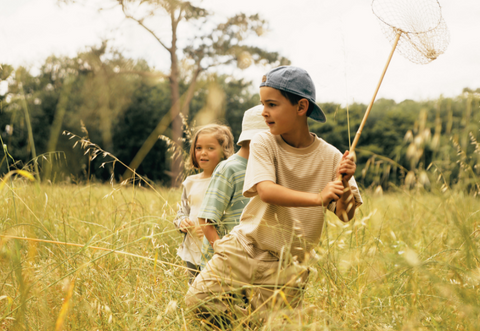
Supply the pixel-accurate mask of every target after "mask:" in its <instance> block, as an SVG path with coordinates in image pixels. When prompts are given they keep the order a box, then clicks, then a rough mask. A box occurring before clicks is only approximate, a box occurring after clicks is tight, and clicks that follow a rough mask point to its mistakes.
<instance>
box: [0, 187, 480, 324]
mask: <svg viewBox="0 0 480 331" xmlns="http://www.w3.org/2000/svg"><path fill="white" fill-rule="evenodd" d="M14 187H15V188H14V194H13V195H12V194H11V191H10V189H4V190H2V191H0V197H1V200H0V201H1V202H0V210H2V214H1V217H2V222H1V225H0V234H1V235H3V236H18V237H28V238H36V239H44V240H54V241H58V242H62V243H76V244H81V245H85V246H83V247H71V246H66V245H60V244H52V243H43V242H34V241H26V240H17V239H10V238H6V237H2V238H1V240H2V241H1V243H0V265H1V268H0V321H1V322H0V323H1V324H0V325H2V328H4V329H13V328H15V327H21V326H27V325H28V326H29V327H31V328H33V329H43V330H46V329H55V327H57V328H59V323H63V328H64V329H69V330H86V329H88V330H90V329H97V328H98V329H103V330H110V329H111V330H117V329H139V330H140V329H142V330H143V329H145V330H148V329H167V330H179V329H193V330H194V329H200V328H201V327H202V322H201V321H199V320H195V319H194V318H193V316H192V315H191V314H189V312H188V311H187V310H186V309H185V306H184V303H183V298H184V294H185V293H186V291H187V287H188V285H187V279H188V276H187V273H186V271H185V269H184V267H183V263H182V261H180V260H179V259H178V258H177V257H176V247H178V244H179V243H180V241H181V240H182V236H181V235H180V234H179V233H178V232H177V230H176V229H175V228H174V226H173V224H172V220H173V218H174V216H175V213H176V209H177V207H176V203H177V202H178V201H179V199H180V191H179V190H169V189H162V188H157V192H158V193H155V192H153V191H152V190H151V189H145V188H143V187H135V190H133V189H132V187H125V186H114V187H111V186H108V185H103V184H91V185H89V186H74V185H57V186H55V187H52V186H47V185H40V186H35V185H31V184H28V183H27V182H23V181H21V180H20V179H17V180H16V182H15V186H14ZM14 197H15V198H16V203H15V204H13V203H11V202H12V201H11V200H12V199H13V198H14ZM364 198H365V204H364V205H363V206H362V207H361V208H360V209H359V211H358V212H357V216H356V219H355V220H354V221H352V222H350V223H348V224H344V223H341V222H340V221H338V220H336V219H334V216H333V215H331V214H329V217H328V220H327V222H326V225H325V228H324V233H323V235H322V241H321V243H320V244H319V245H318V247H317V248H316V251H317V253H318V254H319V256H320V260H319V262H318V263H316V265H315V267H314V268H312V270H311V272H310V281H309V283H308V286H307V288H306V290H305V301H304V305H303V308H302V311H301V314H300V317H299V318H288V317H280V319H279V318H273V317H272V318H270V319H268V320H267V321H266V323H264V324H263V325H261V326H258V325H257V326H254V325H252V326H251V328H252V329H255V328H258V329H265V330H269V329H273V328H278V327H279V325H278V323H281V328H282V327H285V328H293V329H302V328H304V329H308V330H326V329H328V330H349V329H359V330H388V329H395V330H403V329H405V330H409V329H422V328H425V329H444V330H476V329H479V326H478V323H476V320H477V316H478V315H479V314H480V302H479V301H480V299H479V297H480V296H479V294H480V293H479V283H480V268H479V260H478V258H479V251H478V240H479V237H480V210H479V207H478V201H477V199H475V198H473V197H470V196H466V195H464V194H462V193H461V192H453V191H449V192H447V193H444V194H441V193H438V194H437V193H426V192H423V193H422V192H417V193H415V192H413V191H398V192H395V193H390V194H387V195H380V196H378V195H375V196H374V194H373V193H369V192H365V193H364ZM164 199H165V200H164ZM90 246H95V247H101V248H105V249H111V250H112V251H105V250H99V249H92V248H90ZM113 250H115V251H122V252H127V253H129V254H132V255H124V254H118V253H116V252H115V251H113ZM166 263H168V264H166ZM67 310H68V311H67ZM272 316H274V314H272ZM60 326H61V325H60ZM235 327H237V329H244V328H247V326H245V325H240V324H239V325H236V326H235ZM21 328H23V327H21Z"/></svg>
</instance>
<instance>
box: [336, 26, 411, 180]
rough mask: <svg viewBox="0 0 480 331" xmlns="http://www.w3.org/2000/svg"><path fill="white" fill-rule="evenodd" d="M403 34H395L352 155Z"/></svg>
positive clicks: (340, 178)
mask: <svg viewBox="0 0 480 331" xmlns="http://www.w3.org/2000/svg"><path fill="white" fill-rule="evenodd" d="M401 35H402V32H400V31H399V32H398V33H397V35H396V36H395V40H394V42H393V47H392V51H391V52H390V55H389V56H388V60H387V64H386V65H385V68H383V72H382V75H381V76H380V80H379V82H378V84H377V88H376V90H375V93H374V94H373V98H372V100H371V101H370V104H369V105H368V108H367V111H366V112H365V115H363V119H362V123H360V127H359V128H358V130H357V133H356V134H355V139H353V143H352V146H351V147H350V154H351V155H352V157H353V156H354V155H355V147H356V146H357V144H358V140H359V139H360V135H361V134H362V131H363V127H364V126H365V123H366V122H367V118H368V115H369V114H370V110H372V106H373V103H374V102H375V98H376V97H377V93H378V90H380V85H382V82H383V78H384V77H385V74H386V73H387V69H388V66H389V65H390V61H391V60H392V57H393V53H395V49H396V48H397V44H398V40H399V39H400V36H401ZM337 180H342V174H339V175H338V176H337Z"/></svg>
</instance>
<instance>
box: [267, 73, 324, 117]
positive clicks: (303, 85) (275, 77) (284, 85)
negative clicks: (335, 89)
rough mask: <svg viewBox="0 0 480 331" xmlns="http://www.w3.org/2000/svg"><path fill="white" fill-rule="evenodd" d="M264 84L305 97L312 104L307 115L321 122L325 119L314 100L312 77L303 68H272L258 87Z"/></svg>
mask: <svg viewBox="0 0 480 331" xmlns="http://www.w3.org/2000/svg"><path fill="white" fill-rule="evenodd" d="M264 86H268V87H273V88H274V89H277V90H282V91H286V92H289V93H293V94H296V95H298V96H300V97H302V98H305V99H307V100H308V101H309V102H310V103H311V104H313V111H312V113H311V114H310V116H309V117H310V118H311V119H313V120H315V121H318V122H322V123H325V122H326V121H327V118H326V117H325V113H324V112H323V110H321V109H320V107H319V106H318V105H317V103H316V102H315V85H313V81H312V78H311V77H310V75H309V74H308V72H307V71H305V70H304V69H302V68H298V67H292V66H281V67H278V68H275V69H272V70H270V71H269V72H268V73H267V74H266V75H264V76H263V78H262V83H261V84H260V87H264Z"/></svg>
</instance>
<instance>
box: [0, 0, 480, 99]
mask: <svg viewBox="0 0 480 331" xmlns="http://www.w3.org/2000/svg"><path fill="white" fill-rule="evenodd" d="M98 1H100V0H95V1H93V0H92V1H90V5H87V6H79V5H70V6H65V5H62V6H58V5H56V1H55V0H0V47H1V48H0V63H7V64H12V65H14V66H19V65H24V66H27V67H29V68H32V70H35V68H38V67H39V66H40V65H41V64H42V63H43V61H44V60H45V58H46V57H47V56H49V55H51V54H55V55H58V56H60V55H67V56H74V55H75V54H76V53H77V52H78V51H81V50H84V49H85V47H86V46H91V45H95V44H97V45H98V44H99V43H100V40H101V39H102V38H113V39H114V44H115V46H117V47H118V48H119V49H120V50H121V51H122V52H123V53H124V54H125V55H126V56H130V57H133V58H144V59H145V60H147V61H148V62H149V63H150V65H152V66H155V67H156V68H158V69H161V70H165V71H167V70H168V65H169V57H168V53H167V52H166V51H165V50H163V49H162V48H161V46H159V45H158V43H157V42H156V41H155V40H154V39H153V38H152V37H151V36H150V35H149V34H148V33H147V32H146V31H144V30H142V29H141V28H139V27H138V26H136V25H135V24H134V23H133V22H129V21H125V20H124V19H123V17H122V14H121V12H120V11H119V10H109V11H102V12H100V13H98V12H97V11H96V10H95V7H94V5H93V3H94V2H98ZM227 3H228V6H227V5H226V4H227ZM370 4H371V0H342V1H338V0H297V1H291V0H260V1H259V0H238V1H233V0H204V1H203V2H202V5H203V6H205V7H207V8H210V9H211V10H213V11H215V12H217V13H220V14H224V15H231V14H233V13H236V12H240V11H243V12H246V13H248V14H253V13H257V12H258V13H260V14H261V15H262V16H263V18H265V19H266V20H267V21H268V22H269V30H270V31H269V32H268V34H266V35H265V37H263V38H260V39H257V40H256V41H255V43H257V44H258V45H259V46H262V47H264V48H266V49H268V50H270V51H279V52H280V53H281V54H283V55H284V56H286V57H288V58H289V59H290V60H291V61H292V65H295V66H299V67H302V68H304V69H306V70H307V71H308V72H309V73H310V75H311V76H312V78H313V80H314V82H315V85H316V89H317V101H319V102H339V103H342V104H345V102H346V101H348V102H352V101H355V102H363V103H368V102H369V101H370V99H371V98H372V95H373V92H374V90H375V87H376V85H377V83H378V80H379V77H380V74H381V71H382V70H383V67H384V65H385V62H386V60H387V57H388V54H389V53H390V50H391V46H390V44H389V43H388V41H387V39H386V38H385V37H384V36H383V34H382V31H381V28H380V25H379V24H378V20H377V18H376V17H375V16H374V15H373V13H372V10H371V6H370ZM440 4H441V5H442V12H443V17H444V19H445V21H446V23H447V25H448V27H449V30H450V45H449V47H448V49H447V51H446V53H445V54H443V55H441V56H440V57H439V58H438V59H437V60H435V61H433V62H432V63H430V64H427V65H418V64H414V63H412V62H410V61H408V60H407V59H405V58H403V57H402V56H401V55H400V54H399V53H398V52H397V53H396V54H395V55H394V57H393V59H392V62H391V64H390V67H389V69H388V72H387V75H386V77H385V80H384V82H383V84H382V87H381V89H380V92H379V94H378V97H377V98H379V97H384V98H391V99H395V100H396V101H402V100H404V99H414V100H424V99H435V98H437V97H439V96H440V95H441V94H443V95H444V96H456V95H458V94H460V93H461V91H462V89H463V88H464V87H469V88H473V89H476V88H480V43H479V42H478V38H476V37H475V35H476V34H478V33H479V32H480V19H479V18H480V1H479V0H463V1H461V2H459V1H458V0H440ZM160 19H161V18H160ZM160 19H159V20H158V22H159V23H158V24H159V25H158V26H161V21H160ZM185 32H186V33H188V32H190V33H191V31H185ZM164 36H165V37H168V32H166V33H165V34H164ZM167 42H168V40H167ZM265 70H266V69H265V68H249V69H247V70H245V71H240V70H238V69H236V70H232V71H231V73H232V74H233V75H235V76H236V77H245V78H247V79H249V80H253V81H254V83H258V82H260V79H261V76H262V75H263V73H264V71H265Z"/></svg>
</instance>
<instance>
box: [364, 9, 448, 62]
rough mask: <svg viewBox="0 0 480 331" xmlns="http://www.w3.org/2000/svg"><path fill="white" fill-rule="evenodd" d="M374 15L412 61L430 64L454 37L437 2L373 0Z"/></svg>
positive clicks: (390, 38) (404, 54)
mask: <svg viewBox="0 0 480 331" xmlns="http://www.w3.org/2000/svg"><path fill="white" fill-rule="evenodd" d="M372 10H373V13H374V14H375V15H376V16H377V17H378V19H379V20H380V22H381V23H380V24H381V26H382V30H383V32H384V34H385V36H386V37H387V39H388V40H389V41H390V43H392V44H393V42H394V40H395V38H396V36H397V34H400V39H399V40H398V44H397V51H398V52H400V53H401V54H402V55H403V56H404V57H406V58H407V59H408V60H410V61H412V62H414V63H418V64H427V63H429V62H431V61H433V60H435V59H436V58H437V57H438V56H439V55H440V54H443V53H444V52H445V50H446V49H447V46H448V43H449V42H450V34H449V32H448V28H447V25H446V24H445V21H444V20H443V17H442V11H441V7H440V4H439V3H438V1H437V0H373V1H372Z"/></svg>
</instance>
